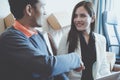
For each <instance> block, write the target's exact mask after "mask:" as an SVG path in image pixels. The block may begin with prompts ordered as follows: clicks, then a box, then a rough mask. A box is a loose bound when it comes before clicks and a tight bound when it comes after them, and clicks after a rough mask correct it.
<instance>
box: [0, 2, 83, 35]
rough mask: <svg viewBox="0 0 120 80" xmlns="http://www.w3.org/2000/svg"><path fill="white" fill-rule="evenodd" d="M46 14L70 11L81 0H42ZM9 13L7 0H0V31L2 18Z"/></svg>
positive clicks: (2, 25)
mask: <svg viewBox="0 0 120 80" xmlns="http://www.w3.org/2000/svg"><path fill="white" fill-rule="evenodd" d="M43 1H44V3H45V4H46V6H45V9H46V12H47V13H48V14H50V13H53V12H63V11H67V12H68V13H70V14H71V13H72V10H73V7H74V6H75V4H76V3H78V2H79V1H81V0H43ZM9 13H10V10H9V4H8V0H0V33H1V32H3V31H4V21H3V18H4V17H6V16H7V15H8V14H9Z"/></svg>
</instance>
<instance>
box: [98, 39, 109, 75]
mask: <svg viewBox="0 0 120 80" xmlns="http://www.w3.org/2000/svg"><path fill="white" fill-rule="evenodd" d="M102 43H103V59H102V64H101V69H100V75H101V76H106V75H109V74H110V67H109V64H108V62H107V54H106V39H105V37H102ZM103 72H104V73H103Z"/></svg>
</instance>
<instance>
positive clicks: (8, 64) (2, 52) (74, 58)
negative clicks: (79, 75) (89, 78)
mask: <svg viewBox="0 0 120 80" xmlns="http://www.w3.org/2000/svg"><path fill="white" fill-rule="evenodd" d="M8 1H9V5H10V10H11V13H12V14H13V15H14V17H15V19H16V20H15V22H14V25H13V26H11V27H10V28H8V29H7V30H6V31H5V32H4V33H3V34H2V35H1V36H0V80H53V79H54V76H57V75H60V74H63V73H64V72H68V71H70V70H72V69H76V68H78V70H79V69H81V60H80V57H79V55H78V54H77V53H71V54H67V55H60V56H53V55H52V54H51V52H50V51H49V48H48V46H47V45H46V41H45V39H44V37H43V35H42V34H41V32H39V31H37V30H35V27H40V26H41V25H40V23H41V22H40V20H41V15H42V13H41V8H42V4H41V1H39V0H8Z"/></svg>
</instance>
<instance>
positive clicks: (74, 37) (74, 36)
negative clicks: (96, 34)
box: [67, 1, 95, 53]
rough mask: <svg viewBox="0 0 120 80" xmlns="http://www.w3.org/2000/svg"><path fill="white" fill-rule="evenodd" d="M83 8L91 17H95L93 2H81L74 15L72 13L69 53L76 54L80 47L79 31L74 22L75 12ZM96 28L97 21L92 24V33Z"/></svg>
mask: <svg viewBox="0 0 120 80" xmlns="http://www.w3.org/2000/svg"><path fill="white" fill-rule="evenodd" d="M81 6H83V7H84V8H85V9H86V10H87V12H88V14H89V15H90V17H93V16H94V15H95V13H94V9H93V5H92V3H91V2H88V1H82V2H79V3H78V4H77V5H76V6H75V7H74V10H73V13H72V19H71V29H70V31H69V34H68V39H67V43H69V47H68V52H69V53H70V52H74V51H75V49H76V48H77V45H78V39H79V33H78V31H77V29H76V27H75V24H74V22H73V20H74V17H75V12H76V10H77V8H79V7H81ZM94 27H95V21H94V22H93V23H91V25H90V28H91V31H94Z"/></svg>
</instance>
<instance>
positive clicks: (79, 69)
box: [74, 64, 85, 72]
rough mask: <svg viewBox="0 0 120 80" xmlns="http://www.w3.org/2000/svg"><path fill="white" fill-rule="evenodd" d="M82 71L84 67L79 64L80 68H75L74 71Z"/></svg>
mask: <svg viewBox="0 0 120 80" xmlns="http://www.w3.org/2000/svg"><path fill="white" fill-rule="evenodd" d="M84 69H85V66H84V65H83V64H81V66H80V67H79V68H76V69H74V70H75V71H77V72H80V71H82V70H84Z"/></svg>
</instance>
